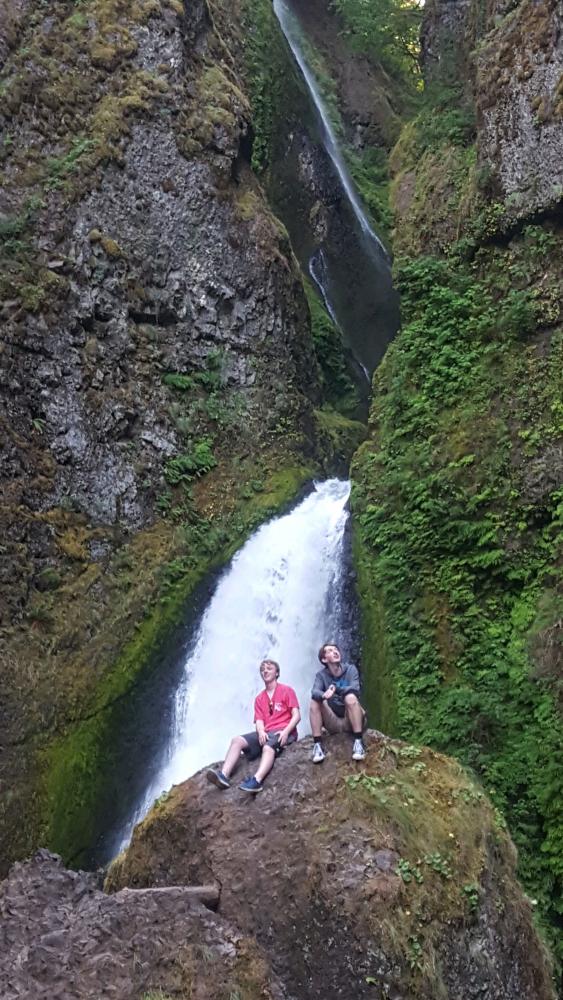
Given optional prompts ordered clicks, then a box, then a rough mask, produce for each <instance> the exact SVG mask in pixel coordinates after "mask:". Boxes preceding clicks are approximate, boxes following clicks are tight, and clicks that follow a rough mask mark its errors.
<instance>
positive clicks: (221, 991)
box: [0, 851, 287, 1000]
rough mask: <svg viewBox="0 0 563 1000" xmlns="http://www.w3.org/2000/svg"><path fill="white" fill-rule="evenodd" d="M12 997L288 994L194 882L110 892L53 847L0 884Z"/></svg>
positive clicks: (1, 951)
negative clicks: (202, 899) (206, 903)
mask: <svg viewBox="0 0 563 1000" xmlns="http://www.w3.org/2000/svg"><path fill="white" fill-rule="evenodd" d="M0 915H1V918H2V925H1V929H0V944H1V948H0V991H1V993H2V997H3V998H4V1000H47V998H53V997H57V1000H100V998H101V997H114V998H116V1000H138V998H139V997H146V998H149V997H151V998H155V1000H156V998H160V1000H165V998H166V997H172V996H174V997H188V996H189V997H201V998H202V1000H204V998H211V997H213V998H219V997H233V996H240V995H244V997H245V998H246V997H247V998H248V1000H258V998H262V1000H284V998H285V997H287V993H286V992H285V991H284V989H283V987H282V986H281V984H280V983H279V981H278V980H277V978H276V977H275V976H274V975H273V974H272V973H271V970H270V967H269V962H268V960H267V958H266V956H265V954H264V953H263V952H261V950H260V949H259V948H258V946H257V945H256V942H255V941H253V940H252V939H250V938H248V937H244V936H243V935H242V934H241V933H240V932H239V931H237V930H236V929H235V928H234V927H233V926H232V925H230V924H229V923H228V922H227V921H226V920H223V919H222V918H220V917H218V916H217V915H216V914H214V913H211V912H210V911H209V910H208V909H206V908H205V907H204V906H203V905H202V903H201V902H199V901H198V899H197V894H196V895H194V893H193V892H192V890H191V889H186V888H183V887H181V886H178V887H176V888H171V889H164V890H157V891H150V890H149V891H146V892H131V891H129V890H127V889H125V890H124V891H123V892H119V893H117V894H116V895H114V896H107V895H105V894H104V893H102V892H101V891H100V890H99V889H98V888H97V885H96V880H95V878H93V877H92V876H90V875H87V874H86V873H84V872H71V871H67V870H66V869H65V868H64V866H63V865H62V863H61V861H60V859H59V858H57V857H56V856H55V855H51V854H48V853H47V852H46V851H40V852H38V853H37V854H36V855H35V856H34V857H33V859H32V860H31V861H29V862H26V863H25V864H19V865H15V866H14V868H13V869H12V871H11V872H10V875H9V878H8V879H6V881H5V882H4V883H3V884H2V885H1V886H0Z"/></svg>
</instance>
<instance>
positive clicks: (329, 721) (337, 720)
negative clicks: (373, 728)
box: [320, 698, 368, 736]
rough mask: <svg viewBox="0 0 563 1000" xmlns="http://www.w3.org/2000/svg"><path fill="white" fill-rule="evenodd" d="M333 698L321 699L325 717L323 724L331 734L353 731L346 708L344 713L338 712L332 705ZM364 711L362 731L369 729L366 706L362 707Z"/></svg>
mask: <svg viewBox="0 0 563 1000" xmlns="http://www.w3.org/2000/svg"><path fill="white" fill-rule="evenodd" d="M332 701H333V699H332V698H329V699H328V701H321V702H320V706H321V713H322V717H323V726H324V727H325V729H326V731H327V733H330V734H331V735H333V736H334V735H336V733H351V732H352V727H351V725H350V723H349V721H348V716H347V715H346V710H345V709H344V712H343V714H342V715H340V714H337V713H336V712H335V711H334V709H333V707H332ZM362 711H363V713H364V718H363V725H362V731H364V730H365V729H367V724H368V717H367V714H366V710H365V708H362Z"/></svg>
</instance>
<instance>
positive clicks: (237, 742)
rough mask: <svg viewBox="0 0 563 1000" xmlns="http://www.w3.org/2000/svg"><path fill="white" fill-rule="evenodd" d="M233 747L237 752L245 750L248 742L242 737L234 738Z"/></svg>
mask: <svg viewBox="0 0 563 1000" xmlns="http://www.w3.org/2000/svg"><path fill="white" fill-rule="evenodd" d="M231 746H232V747H233V749H234V748H235V747H236V749H237V750H244V748H245V746H246V740H245V739H244V738H243V737H242V736H233V738H232V740H231Z"/></svg>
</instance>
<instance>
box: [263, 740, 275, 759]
mask: <svg viewBox="0 0 563 1000" xmlns="http://www.w3.org/2000/svg"><path fill="white" fill-rule="evenodd" d="M275 756H276V751H275V750H274V748H273V747H271V746H268V744H267V743H265V744H264V746H263V747H262V757H263V758H264V759H267V758H268V757H275Z"/></svg>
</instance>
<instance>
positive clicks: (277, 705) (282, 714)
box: [254, 684, 299, 736]
mask: <svg viewBox="0 0 563 1000" xmlns="http://www.w3.org/2000/svg"><path fill="white" fill-rule="evenodd" d="M270 708H271V709H272V711H271V713H270ZM293 708H299V702H298V701H297V695H296V694H295V691H294V690H293V688H290V687H288V685H287V684H276V686H275V689H274V692H273V695H272V700H271V701H270V698H269V695H268V692H267V691H266V689H264V691H261V692H260V694H259V695H258V697H257V699H256V701H255V702H254V721H255V722H257V721H258V719H261V720H262V722H263V723H264V729H265V730H266V732H267V733H271V732H274V733H279V732H281V730H282V729H285V727H286V726H287V724H288V723H289V721H290V719H291V710H292V709H293ZM291 735H292V736H294V735H295V736H297V729H294V730H293V732H292V733H291Z"/></svg>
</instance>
